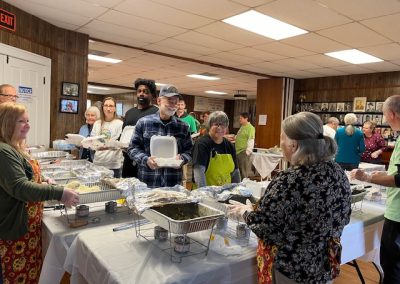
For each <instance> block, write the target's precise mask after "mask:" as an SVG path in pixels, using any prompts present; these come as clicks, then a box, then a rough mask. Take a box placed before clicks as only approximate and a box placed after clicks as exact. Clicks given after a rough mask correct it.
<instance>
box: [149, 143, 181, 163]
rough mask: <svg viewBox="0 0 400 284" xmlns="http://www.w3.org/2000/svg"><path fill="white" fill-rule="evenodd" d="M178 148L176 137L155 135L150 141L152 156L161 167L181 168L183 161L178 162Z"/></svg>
mask: <svg viewBox="0 0 400 284" xmlns="http://www.w3.org/2000/svg"><path fill="white" fill-rule="evenodd" d="M177 154H178V146H177V142H176V139H175V137H173V136H160V135H153V136H152V137H151V139H150V155H151V156H153V157H156V158H155V161H156V163H157V165H158V166H159V167H173V168H175V167H179V166H180V165H181V164H182V162H183V161H182V160H177V159H176V155H177Z"/></svg>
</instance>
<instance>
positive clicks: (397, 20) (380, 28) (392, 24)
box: [361, 2, 400, 42]
mask: <svg viewBox="0 0 400 284" xmlns="http://www.w3.org/2000/svg"><path fill="white" fill-rule="evenodd" d="M399 3H400V2H399ZM399 5H400V4H399ZM361 23H362V24H363V25H366V26H367V27H369V28H370V29H372V30H374V31H376V32H378V33H380V34H382V35H384V36H386V37H388V38H390V39H391V40H393V41H396V42H400V33H399V26H400V14H399V13H397V14H394V15H390V16H386V17H380V18H375V19H370V20H365V21H362V22H361Z"/></svg>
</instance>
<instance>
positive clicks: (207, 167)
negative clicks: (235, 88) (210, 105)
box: [192, 111, 241, 187]
mask: <svg viewBox="0 0 400 284" xmlns="http://www.w3.org/2000/svg"><path fill="white" fill-rule="evenodd" d="M228 125H229V119H228V116H227V115H226V113H225V112H223V111H214V112H212V113H211V114H210V116H209V118H208V120H207V122H206V129H207V131H208V133H207V134H206V135H204V136H201V137H200V138H199V139H197V141H196V142H195V144H194V147H193V152H192V156H193V174H194V180H195V186H196V187H203V186H210V185H224V184H228V183H239V182H240V181H241V179H240V172H239V168H238V163H237V159H236V150H235V146H233V144H232V143H231V142H229V140H228V139H226V138H225V137H224V135H225V131H226V129H227V128H228Z"/></svg>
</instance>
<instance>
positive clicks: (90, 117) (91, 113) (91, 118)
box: [79, 106, 100, 162]
mask: <svg viewBox="0 0 400 284" xmlns="http://www.w3.org/2000/svg"><path fill="white" fill-rule="evenodd" d="M85 119H86V123H85V124H84V125H82V126H81V129H79V135H82V136H84V137H89V136H90V134H91V133H92V129H93V124H94V123H95V122H96V120H98V119H100V110H99V108H98V107H96V106H91V107H88V108H87V109H86V111H85ZM94 152H95V151H94V150H90V149H85V148H83V147H81V148H80V149H79V159H85V160H88V161H90V162H93V158H94Z"/></svg>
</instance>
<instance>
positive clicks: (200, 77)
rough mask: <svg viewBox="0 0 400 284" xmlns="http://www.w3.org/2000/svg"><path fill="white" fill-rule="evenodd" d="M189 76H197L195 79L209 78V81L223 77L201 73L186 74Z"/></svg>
mask: <svg viewBox="0 0 400 284" xmlns="http://www.w3.org/2000/svg"><path fill="white" fill-rule="evenodd" d="M186 76H187V77H190V78H195V79H201V80H209V81H215V80H220V79H221V78H218V77H214V76H206V75H200V74H190V75H186Z"/></svg>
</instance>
